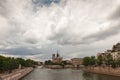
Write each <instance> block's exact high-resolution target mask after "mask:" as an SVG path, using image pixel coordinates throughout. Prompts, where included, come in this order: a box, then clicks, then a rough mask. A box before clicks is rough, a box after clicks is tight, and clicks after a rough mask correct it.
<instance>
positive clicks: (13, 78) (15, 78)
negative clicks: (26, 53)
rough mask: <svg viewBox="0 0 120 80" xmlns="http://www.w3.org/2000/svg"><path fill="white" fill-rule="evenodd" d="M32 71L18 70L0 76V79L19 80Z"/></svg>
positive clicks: (27, 69) (26, 69) (30, 69)
mask: <svg viewBox="0 0 120 80" xmlns="http://www.w3.org/2000/svg"><path fill="white" fill-rule="evenodd" d="M32 70H33V68H32V67H29V68H24V69H19V70H17V71H14V72H12V73H10V74H5V75H2V76H1V78H2V80H19V79H21V78H23V77H24V76H26V75H27V74H29V73H30V72H31V71H32Z"/></svg>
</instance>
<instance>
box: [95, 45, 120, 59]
mask: <svg viewBox="0 0 120 80" xmlns="http://www.w3.org/2000/svg"><path fill="white" fill-rule="evenodd" d="M108 54H110V55H111V56H112V58H113V59H114V60H117V59H120V43H117V44H116V45H113V47H112V49H111V50H107V51H105V52H104V53H98V54H97V57H98V56H99V55H101V56H102V57H103V59H106V56H107V55H108Z"/></svg>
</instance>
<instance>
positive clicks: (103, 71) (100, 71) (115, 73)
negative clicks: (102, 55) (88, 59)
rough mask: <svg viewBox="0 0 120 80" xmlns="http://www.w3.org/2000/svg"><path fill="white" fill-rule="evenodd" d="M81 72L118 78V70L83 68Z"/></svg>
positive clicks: (119, 71) (119, 72) (119, 74)
mask: <svg viewBox="0 0 120 80" xmlns="http://www.w3.org/2000/svg"><path fill="white" fill-rule="evenodd" d="M83 70H84V71H85V72H91V73H97V74H105V75H111V76H119V77H120V68H110V67H84V68H83Z"/></svg>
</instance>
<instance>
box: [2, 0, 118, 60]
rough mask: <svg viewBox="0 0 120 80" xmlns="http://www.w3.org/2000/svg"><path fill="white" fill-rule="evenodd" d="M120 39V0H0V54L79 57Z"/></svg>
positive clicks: (43, 58)
mask: <svg viewBox="0 0 120 80" xmlns="http://www.w3.org/2000/svg"><path fill="white" fill-rule="evenodd" d="M118 42H120V0H0V55H4V56H12V57H22V58H30V59H33V60H40V61H43V60H46V59H51V55H52V54H53V53H56V52H57V50H58V51H59V53H60V55H61V56H62V57H63V58H64V59H71V58H83V57H85V56H92V55H96V54H97V53H101V52H104V51H106V50H107V49H111V48H112V46H113V45H114V44H116V43H118Z"/></svg>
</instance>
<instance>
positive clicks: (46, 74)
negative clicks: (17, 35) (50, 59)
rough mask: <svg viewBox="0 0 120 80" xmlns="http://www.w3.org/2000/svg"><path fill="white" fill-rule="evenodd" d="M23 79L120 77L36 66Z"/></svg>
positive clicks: (108, 79)
mask: <svg viewBox="0 0 120 80" xmlns="http://www.w3.org/2000/svg"><path fill="white" fill-rule="evenodd" d="M22 80H120V77H115V76H108V75H100V74H93V73H87V72H84V71H82V70H73V69H45V68H44V69H40V68H36V69H35V70H34V71H32V72H31V73H30V74H29V75H27V76H26V77H24V78H23V79H22Z"/></svg>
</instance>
